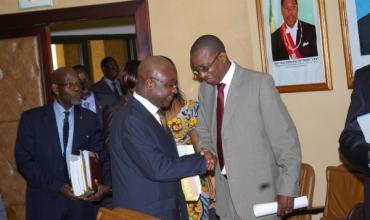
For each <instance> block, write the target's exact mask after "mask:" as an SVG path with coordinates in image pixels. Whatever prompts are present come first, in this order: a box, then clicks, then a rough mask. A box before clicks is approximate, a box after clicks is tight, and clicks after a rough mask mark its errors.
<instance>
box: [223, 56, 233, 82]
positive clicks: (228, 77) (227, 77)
mask: <svg viewBox="0 0 370 220" xmlns="http://www.w3.org/2000/svg"><path fill="white" fill-rule="evenodd" d="M234 72H235V63H234V62H233V61H231V65H230V67H229V70H228V71H227V72H226V74H225V76H224V78H223V79H222V80H221V83H224V84H225V85H230V84H231V80H232V79H233V76H234Z"/></svg>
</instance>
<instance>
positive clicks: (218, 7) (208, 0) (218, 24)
mask: <svg viewBox="0 0 370 220" xmlns="http://www.w3.org/2000/svg"><path fill="white" fill-rule="evenodd" d="M251 2H252V1H245V0H233V1H223V0H205V1H197V0H188V1H172V0H161V1H160V4H158V3H159V2H158V1H156V0H152V1H149V12H150V14H149V15H150V25H151V30H152V41H153V51H154V54H160V55H165V56H168V57H170V58H171V59H173V61H174V62H175V64H176V66H177V70H178V73H179V83H180V87H181V88H182V90H184V91H186V95H187V97H188V98H196V97H197V92H198V83H195V82H194V81H193V80H191V78H192V73H191V69H190V63H189V61H190V57H189V51H190V47H191V45H192V43H193V42H194V40H195V39H196V38H197V37H199V36H200V35H203V34H209V33H210V34H215V35H217V36H219V37H220V38H222V39H223V40H224V42H225V46H226V49H227V51H228V53H229V55H230V57H231V58H232V59H235V60H237V61H238V62H239V63H240V64H242V65H244V66H250V67H251V66H253V64H254V62H255V61H254V60H256V59H259V58H258V57H254V56H253V53H254V52H253V48H254V47H253V45H252V44H251V37H252V36H251V31H253V30H251V29H250V28H249V26H250V22H251V21H250V19H249V18H248V16H247V9H248V8H249V7H253V4H250V3H251ZM163 5H165V6H166V7H163ZM236 15H237V16H236ZM257 49H258V47H257ZM258 50H259V49H258ZM256 53H258V54H259V51H257V52H256Z"/></svg>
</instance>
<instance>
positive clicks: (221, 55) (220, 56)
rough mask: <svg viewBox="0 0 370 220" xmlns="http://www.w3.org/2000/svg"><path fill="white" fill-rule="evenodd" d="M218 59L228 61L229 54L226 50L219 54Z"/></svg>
mask: <svg viewBox="0 0 370 220" xmlns="http://www.w3.org/2000/svg"><path fill="white" fill-rule="evenodd" d="M218 59H220V61H221V62H222V63H226V61H227V60H228V58H227V54H226V53H225V52H221V53H220V55H218Z"/></svg>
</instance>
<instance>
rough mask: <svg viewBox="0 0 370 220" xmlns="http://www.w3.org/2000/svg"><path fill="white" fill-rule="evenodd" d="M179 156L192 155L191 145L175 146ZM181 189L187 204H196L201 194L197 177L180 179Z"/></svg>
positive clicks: (200, 186) (192, 148)
mask: <svg viewBox="0 0 370 220" xmlns="http://www.w3.org/2000/svg"><path fill="white" fill-rule="evenodd" d="M177 152H178V153H179V156H180V157H181V156H184V155H189V154H194V153H195V151H194V147H193V145H177ZM181 188H182V191H183V192H184V195H185V199H186V201H188V202H196V201H198V199H199V196H200V193H201V192H202V185H201V183H200V178H199V175H197V176H192V177H187V178H183V179H181Z"/></svg>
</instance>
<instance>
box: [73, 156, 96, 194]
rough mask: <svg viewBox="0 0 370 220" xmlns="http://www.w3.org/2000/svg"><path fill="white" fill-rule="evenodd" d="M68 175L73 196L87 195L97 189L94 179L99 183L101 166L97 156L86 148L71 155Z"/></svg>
mask: <svg viewBox="0 0 370 220" xmlns="http://www.w3.org/2000/svg"><path fill="white" fill-rule="evenodd" d="M69 168H70V177H71V183H72V189H73V193H74V195H75V196H81V197H85V198H87V197H89V196H91V195H93V194H94V193H95V192H96V191H97V185H96V183H95V181H94V180H95V179H96V180H98V182H99V183H101V180H102V178H101V166H100V162H99V159H98V156H97V155H96V154H95V153H93V152H91V151H87V150H82V151H80V155H73V154H72V155H71V160H70V166H69Z"/></svg>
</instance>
